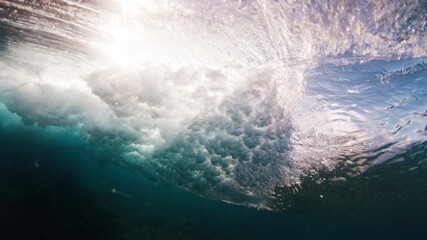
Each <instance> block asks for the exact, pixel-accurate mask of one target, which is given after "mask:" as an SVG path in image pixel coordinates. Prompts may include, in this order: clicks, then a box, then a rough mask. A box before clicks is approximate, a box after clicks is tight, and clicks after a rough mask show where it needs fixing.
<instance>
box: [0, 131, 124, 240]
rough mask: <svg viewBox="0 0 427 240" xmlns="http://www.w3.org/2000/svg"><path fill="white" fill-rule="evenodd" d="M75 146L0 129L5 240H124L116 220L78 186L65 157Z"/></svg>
mask: <svg viewBox="0 0 427 240" xmlns="http://www.w3.org/2000/svg"><path fill="white" fill-rule="evenodd" d="M69 148H70V147H68V148H67V147H66V146H61V144H55V143H46V142H43V141H41V140H40V139H38V138H37V137H35V136H34V135H32V134H31V133H28V132H26V133H5V132H4V131H3V130H0V156H1V158H0V228H1V235H2V237H1V239H117V238H118V236H119V234H120V229H119V227H118V224H117V220H116V219H117V218H116V216H115V215H114V214H113V213H112V212H111V211H109V210H108V209H106V208H103V207H101V205H100V204H99V203H98V202H97V200H96V199H95V197H94V196H93V195H91V193H90V192H89V191H87V190H84V189H81V188H79V187H78V186H77V185H76V184H75V181H74V175H73V170H72V168H70V167H69V166H67V164H66V161H72V160H73V159H66V161H64V159H61V158H64V157H67V156H68V157H70V158H72V157H73V154H69V152H70V151H72V150H71V149H69ZM74 157H75V155H74ZM76 177H77V176H76Z"/></svg>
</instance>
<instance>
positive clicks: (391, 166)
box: [271, 142, 427, 239]
mask: <svg viewBox="0 0 427 240" xmlns="http://www.w3.org/2000/svg"><path fill="white" fill-rule="evenodd" d="M426 149H427V142H424V143H420V144H418V145H416V146H413V147H412V148H411V149H408V150H407V151H406V152H404V153H402V154H400V155H398V156H396V157H394V158H393V159H391V160H389V161H388V162H387V163H386V164H383V165H378V166H373V167H371V168H370V169H368V170H367V171H366V172H364V173H362V174H360V175H357V176H353V177H349V176H348V175H347V174H348V173H350V172H352V171H353V170H354V169H352V168H353V167H355V166H351V167H343V168H337V169H336V170H335V171H333V172H328V171H324V172H322V173H321V174H320V176H319V177H316V178H313V177H307V178H306V179H305V180H304V181H303V182H302V183H301V185H300V186H294V187H293V188H292V187H291V188H277V189H276V193H275V198H274V199H273V200H272V204H271V206H272V208H274V209H275V210H278V211H281V212H284V213H285V214H287V215H301V216H311V217H313V218H319V219H324V221H335V222H348V223H350V224H354V226H359V227H360V230H361V231H363V234H364V235H363V236H366V234H368V235H369V236H370V237H371V238H374V237H375V236H378V237H380V238H391V239H396V238H408V237H409V238H411V237H412V238H416V239H419V238H422V237H423V236H425V234H426V233H427V218H426V217H425V216H426V214H427V205H426V204H425V203H426V202H427V182H426V181H425V180H426V179H427V151H426ZM356 167H357V166H356ZM353 237H354V236H353ZM361 237H362V236H361Z"/></svg>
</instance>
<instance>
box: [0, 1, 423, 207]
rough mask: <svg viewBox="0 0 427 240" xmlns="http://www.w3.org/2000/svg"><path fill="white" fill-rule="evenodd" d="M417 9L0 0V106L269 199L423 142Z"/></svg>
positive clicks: (112, 153) (180, 175)
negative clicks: (346, 167)
mask: <svg viewBox="0 0 427 240" xmlns="http://www.w3.org/2000/svg"><path fill="white" fill-rule="evenodd" d="M426 10H427V9H426V3H425V2H423V1H397V0H396V1H387V2H386V1H375V2H370V1H362V0H360V1H326V2H322V3H320V2H319V3H317V2H310V3H308V2H307V3H299V2H294V1H291V0H287V1H272V0H271V1H270V0H253V1H250V0H247V1H242V0H240V1H237V0H236V1H220V0H218V1H207V0H204V1H175V0H169V1H166V0H162V1H154V0H153V1H151V0H140V1H138V0H126V1H113V0H112V1H84V0H83V1H71V0H68V1H66V0H63V1H60V0H55V1H26V2H22V1H3V0H0V33H1V35H0V37H1V38H0V52H1V56H0V69H1V71H0V103H1V104H2V108H1V110H2V112H5V111H7V112H9V115H10V114H12V115H14V116H15V117H16V118H18V119H19V121H21V122H22V123H24V124H25V125H27V126H32V127H36V128H40V129H45V130H46V131H49V129H51V128H52V127H55V128H58V127H59V128H61V129H65V130H67V131H69V132H70V134H77V135H79V136H80V138H81V139H83V140H85V141H88V142H89V143H90V144H93V145H94V146H96V148H97V149H100V151H101V152H104V153H105V158H106V159H107V160H108V161H111V162H114V163H116V164H120V165H124V166H127V167H129V168H131V169H134V170H137V171H141V172H142V173H143V174H145V175H146V176H149V177H150V178H152V179H154V180H156V181H162V182H165V183H168V184H172V185H174V186H178V187H182V188H185V189H188V190H190V191H193V192H195V193H197V194H200V195H204V196H207V197H210V198H215V199H219V200H223V201H227V202H232V203H236V204H244V205H250V206H257V207H264V208H269V206H268V203H267V202H268V201H267V200H268V199H269V198H270V197H271V196H272V195H273V193H274V191H275V189H276V188H277V187H286V186H293V185H298V184H300V183H301V179H302V178H304V177H306V176H314V175H316V174H317V173H318V172H319V171H321V170H322V171H323V170H325V169H326V170H327V171H332V170H333V169H336V168H337V167H342V164H343V163H344V164H347V165H350V166H352V167H351V171H349V172H348V175H349V176H352V175H357V174H361V173H363V172H364V171H366V170H367V169H369V168H370V167H371V166H375V165H379V164H383V163H386V162H389V161H390V159H395V157H396V156H398V155H399V154H400V153H402V152H404V151H406V150H407V149H408V148H410V147H411V146H414V145H417V144H421V143H423V142H425V141H426V139H427V137H426V136H427V121H426V117H427V108H426V106H427V104H426V103H427V75H426V70H427V67H426V61H427V48H426V47H425V46H426V39H427V36H426V35H427V11H426ZM9 115H7V116H9ZM2 122H3V123H2ZM2 122H0V124H1V125H0V126H1V127H3V128H7V127H8V126H9V125H8V124H10V123H8V121H6V120H4V119H2Z"/></svg>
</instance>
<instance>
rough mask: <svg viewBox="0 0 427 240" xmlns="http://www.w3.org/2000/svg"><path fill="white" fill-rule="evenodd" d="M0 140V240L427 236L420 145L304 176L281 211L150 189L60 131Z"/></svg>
mask: <svg viewBox="0 0 427 240" xmlns="http://www.w3.org/2000/svg"><path fill="white" fill-rule="evenodd" d="M2 122H3V123H4V119H2ZM0 136H1V138H0V141H1V142H0V143H1V144H0V152H1V156H2V158H1V162H0V163H1V168H0V169H1V172H0V173H1V174H0V177H1V181H0V182H1V185H0V186H1V192H0V194H1V195H0V196H1V198H0V199H1V201H0V204H1V205H0V212H1V215H0V216H1V217H0V223H1V225H0V226H1V230H2V239H385V238H387V239H401V238H411V239H424V237H425V234H426V233H427V228H426V226H427V219H426V217H425V215H426V213H427V205H426V204H425V203H426V201H427V186H426V181H425V179H426V177H427V166H426V164H425V162H426V159H427V156H426V151H425V149H426V144H425V143H424V144H420V145H417V146H414V147H413V148H412V149H410V150H409V151H407V152H405V153H403V154H402V157H404V158H406V161H404V162H403V163H395V164H391V165H389V166H381V167H378V168H373V169H371V170H369V171H368V172H366V173H365V174H363V175H361V176H358V177H354V178H351V179H350V180H349V181H346V182H342V181H336V182H328V183H323V184H318V183H315V182H314V181H311V180H306V181H305V182H303V184H302V185H301V186H300V189H299V191H297V192H295V191H290V192H287V193H285V194H284V198H283V199H280V200H277V201H276V204H278V205H277V209H279V210H282V211H283V212H271V211H265V210H257V209H251V208H247V207H239V206H234V205H230V204H226V203H221V202H218V201H213V200H209V199H206V198H203V197H199V196H196V195H194V194H191V193H188V192H186V191H183V190H179V189H176V188H172V187H167V186H164V185H161V184H155V183H154V182H151V181H148V180H147V179H145V178H144V177H143V176H141V175H140V174H138V173H135V172H132V171H131V170H129V169H123V168H120V167H117V166H115V165H111V164H109V163H103V162H102V158H100V157H99V155H97V153H96V150H95V151H94V149H93V148H92V147H91V146H90V145H88V144H87V143H84V142H81V141H79V139H77V138H76V137H75V136H70V135H67V134H66V133H64V132H61V130H58V131H57V132H56V133H54V134H51V135H49V134H46V133H43V132H37V131H34V130H31V129H28V128H27V129H26V128H21V129H16V128H8V129H5V128H2V129H1V134H0ZM419 162H424V163H423V164H418V163H419ZM414 166H417V168H416V169H413V170H410V169H411V168H412V167H414ZM327 174H331V173H325V175H327ZM333 175H334V176H337V175H339V173H336V172H335V173H333ZM324 177H327V176H324ZM113 189H116V192H115V193H113V192H112V190H113ZM320 195H322V196H323V198H321V197H320ZM283 206H285V207H283ZM288 206H289V207H288Z"/></svg>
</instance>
